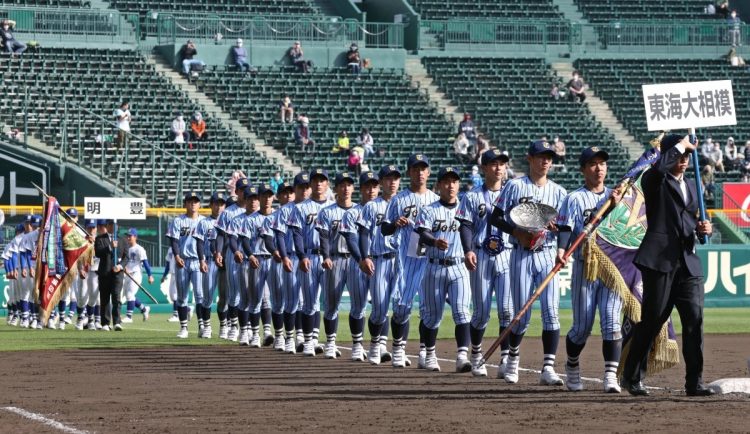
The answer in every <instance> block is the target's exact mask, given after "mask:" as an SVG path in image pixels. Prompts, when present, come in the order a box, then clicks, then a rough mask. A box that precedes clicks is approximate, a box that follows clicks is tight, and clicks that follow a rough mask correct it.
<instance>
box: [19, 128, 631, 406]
mask: <svg viewBox="0 0 750 434" xmlns="http://www.w3.org/2000/svg"><path fill="white" fill-rule="evenodd" d="M553 156H554V151H553V150H552V148H551V146H550V144H549V143H547V142H545V141H536V142H534V143H532V144H531V145H530V146H529V149H528V154H527V160H528V163H529V171H528V175H526V176H523V177H520V178H516V179H513V180H509V181H507V182H504V181H505V178H506V167H507V163H508V156H507V155H506V154H503V153H500V152H498V151H496V150H490V151H487V152H485V153H484V154H483V156H482V159H481V167H482V172H483V174H484V177H485V182H484V184H483V185H482V186H481V187H477V188H475V189H474V190H472V191H471V192H468V193H466V194H465V195H464V196H463V197H462V198H461V199H459V190H460V186H461V176H460V174H459V172H458V170H457V169H455V168H453V167H445V168H442V169H440V170H439V173H438V176H437V184H436V189H435V190H436V191H437V194H436V193H435V192H433V191H431V190H429V189H428V187H427V181H428V178H429V176H430V169H431V167H430V163H429V160H428V158H427V157H426V156H425V155H423V154H415V155H412V156H411V157H410V158H409V160H408V162H407V169H406V171H405V175H406V176H407V177H408V179H409V183H408V186H407V188H405V189H404V190H402V191H399V188H400V182H401V178H402V172H401V170H400V169H399V168H398V167H396V166H393V165H388V166H385V167H383V168H382V169H381V170H380V171H379V172H378V173H374V172H365V173H363V174H362V175H361V176H360V178H359V179H358V180H357V179H354V178H353V177H352V175H351V174H349V173H348V172H343V173H339V174H337V175H336V176H335V177H333V179H332V181H333V185H332V190H333V193H334V196H333V197H334V198H335V199H334V200H332V199H331V198H330V197H329V188H330V187H329V184H330V182H331V178H330V177H329V175H328V173H327V172H326V171H325V170H323V169H314V170H312V171H310V172H309V173H300V174H298V175H297V176H295V178H294V181H293V182H292V183H284V184H281V185H280V186H279V187H278V189H277V192H276V193H274V191H273V190H272V188H271V186H270V185H267V184H262V185H259V186H257V187H256V186H252V185H250V183H249V181H248V179H246V178H241V179H239V180H238V181H237V182H236V185H235V195H233V196H227V195H225V194H224V193H221V192H217V193H214V194H213V195H212V196H211V199H210V202H209V205H210V210H211V214H210V216H208V217H203V216H201V215H199V214H198V210H199V208H200V204H201V201H200V196H199V194H198V193H197V192H193V191H190V192H187V193H186V194H185V195H184V205H185V214H183V215H180V216H179V217H177V218H175V219H174V220H173V221H172V222H171V224H170V226H169V230H168V233H167V237H168V238H169V240H170V250H169V254H168V260H169V264H168V266H167V271H166V273H173V275H174V279H173V280H174V285H173V287H172V289H171V290H170V293H171V294H170V297H171V298H172V299H173V300H174V316H173V319H170V320H171V321H175V322H179V323H180V329H179V333H178V334H177V337H178V338H187V337H188V336H189V331H188V321H189V319H190V318H191V316H192V308H191V307H190V306H189V305H188V296H189V294H190V290H191V289H192V291H193V295H194V300H195V314H196V316H197V318H198V337H200V338H212V336H213V330H212V325H211V310H212V305H213V303H214V301H215V300H216V299H217V296H218V300H217V301H216V304H217V306H216V313H217V316H218V320H219V333H218V336H219V338H221V339H227V340H230V341H234V342H239V344H240V345H243V346H249V347H253V348H260V347H261V346H273V348H274V349H275V350H278V351H283V352H285V353H289V354H296V353H302V354H304V355H306V356H315V355H316V354H323V355H324V356H325V357H326V358H329V359H335V358H338V357H340V356H341V353H340V351H339V350H338V348H337V346H336V337H337V331H338V325H339V315H338V314H339V307H340V303H341V298H342V294H343V291H344V288H346V289H347V290H348V292H349V296H350V301H351V308H350V311H349V317H348V323H349V328H350V331H351V336H352V353H351V359H352V360H355V361H364V360H369V362H370V363H371V364H380V363H382V362H387V361H390V362H391V364H392V366H393V367H394V368H403V367H405V366H410V365H411V361H410V360H409V359H408V357H407V356H406V351H405V349H406V343H407V340H408V337H409V329H410V318H411V312H412V305H413V302H414V300H415V296H416V295H419V318H420V323H419V342H420V349H419V356H418V361H417V367H418V368H420V369H426V370H430V371H440V369H441V368H440V365H439V364H438V360H437V356H436V353H435V345H436V339H437V336H438V329H439V326H440V322H441V319H442V317H443V310H444V307H445V304H446V302H447V303H448V304H449V305H450V307H451V311H452V316H453V320H454V323H455V339H456V344H457V349H456V371H457V372H471V373H472V374H473V375H475V376H487V370H486V367H485V365H484V364H483V363H481V361H482V360H483V355H482V342H483V335H484V332H485V329H486V327H487V325H488V323H489V318H490V313H491V310H492V299H493V296H494V298H495V300H496V303H497V314H498V318H499V320H500V332H502V331H503V330H504V329H505V328H506V327H509V326H510V324H511V319H512V318H513V316H514V312H517V311H519V310H520V309H521V307H522V306H523V305H524V303H525V302H526V300H528V298H529V297H530V295H531V293H532V292H533V291H534V289H535V288H536V286H537V285H538V284H539V283H540V282H541V281H542V280H543V279H544V278H545V277H546V276H547V274H548V273H549V272H550V270H551V269H552V268H553V267H554V266H555V263H556V262H563V261H564V252H565V250H566V249H567V248H568V246H569V244H570V242H571V240H572V239H575V237H576V236H577V235H578V234H579V233H580V232H581V230H582V228H583V226H584V224H585V223H586V218H587V217H588V216H589V215H590V214H591V213H592V212H593V211H595V210H596V209H597V208H598V207H599V206H601V205H602V204H603V203H604V202H605V201H606V200H607V199H608V198H609V196H610V195H614V194H616V193H613V191H612V190H610V189H609V188H607V187H606V186H605V185H604V180H605V177H606V175H607V164H606V161H607V159H608V158H609V156H608V154H607V153H606V152H605V151H603V150H601V149H599V148H596V147H592V148H587V149H584V150H583V152H582V153H581V156H580V159H579V162H580V170H581V173H582V175H583V178H584V185H583V186H582V187H581V188H580V189H578V190H576V191H574V192H573V193H571V194H567V192H566V191H565V189H563V188H562V187H561V186H559V185H558V184H556V183H554V182H553V181H552V180H550V179H548V178H547V174H548V172H549V170H550V167H551V165H552V158H553ZM357 184H358V185H359V192H360V197H361V202H360V203H353V202H352V196H353V193H354V188H355V185H357ZM276 199H277V200H278V202H279V206H278V207H277V208H276V209H274V207H273V205H274V200H276ZM616 199H619V197H616ZM529 201H531V202H537V203H543V204H546V205H549V206H552V207H553V208H555V209H556V210H558V212H559V214H558V218H557V220H556V222H555V224H551V225H550V226H549V227H548V230H546V231H545V232H544V233H543V234H542V237H541V239H538V237H537V239H536V240H535V241H536V242H535V243H533V246H532V244H531V238H532V236H533V234H531V233H529V232H528V231H526V230H524V229H522V228H519V227H517V226H516V225H515V224H514V223H513V222H512V221H511V219H510V218H509V215H510V211H511V210H512V209H513V207H514V206H516V205H518V204H520V203H525V202H529ZM73 211H74V210H73ZM89 224H90V223H88V222H87V230H91V231H92V232H90V233H91V234H92V235H93V234H94V233H95V232H94V231H95V230H96V227H94V228H91V227H90V226H89ZM33 225H34V219H33V218H32V219H31V220H30V221H29V222H28V223H26V222H25V223H24V231H23V232H24V233H22V234H21V238H22V239H23V240H26V238H28V240H26V241H25V242H20V243H19V245H25V246H27V247H25V248H19V251H24V252H27V253H26V254H27V255H28V246H29V245H31V246H33V245H35V243H34V242H33V238H34V237H33V236H30V235H28V234H29V233H31V232H32V228H33ZM37 225H38V223H37ZM128 235H129V238H133V239H135V237H136V236H137V233H135V231H134V230H133V231H132V232H129V233H128ZM17 238H18V237H17ZM14 241H15V240H14ZM30 242H31V244H29V243H30ZM135 245H136V246H137V244H135ZM130 247H131V249H129V250H132V249H133V245H131V246H130ZM24 249H26V250H24ZM6 250H7V248H6ZM32 250H33V249H32ZM141 250H142V248H141V249H140V250H139V249H135V251H134V252H133V258H130V260H129V261H128V262H127V264H128V265H127V267H133V268H130V269H129V271H130V272H131V274H134V275H137V278H138V279H140V265H141V264H142V265H143V266H144V268H145V269H146V272H147V273H148V276H149V279H150V281H152V277H151V271H150V267H149V265H148V261H147V260H146V259H145V252H142V251H141ZM141 254H143V255H142V256H141ZM126 256H129V254H128V255H125V254H124V255H123V259H127V258H126ZM574 259H575V262H574V271H573V287H572V288H571V293H572V297H573V316H574V324H573V327H572V329H571V330H570V332H569V333H568V335H567V337H566V349H567V355H568V357H567V361H566V364H565V370H566V374H567V379H568V381H567V387H568V389H570V390H573V391H577V390H582V389H583V384H582V382H581V377H580V366H579V355H580V353H581V351H582V350H583V347H584V345H585V343H586V339H587V337H588V336H589V335H590V333H591V329H592V327H593V319H594V317H595V314H596V311H597V310H598V311H599V315H600V318H601V328H602V335H603V341H604V342H603V348H602V353H603V357H604V361H605V372H604V390H605V391H606V392H617V393H619V392H620V386H619V385H618V382H617V378H616V371H617V366H618V361H619V358H620V352H621V342H622V335H621V331H620V311H621V308H622V301H621V300H620V299H619V297H618V296H617V295H616V294H614V293H612V292H611V291H609V290H607V288H606V287H604V286H602V285H601V283H599V282H588V281H586V280H585V278H584V277H583V271H582V270H583V264H582V257H581V254H580V252H576V253H575V255H574ZM8 262H9V261H8V260H6V263H8ZM10 263H11V264H13V259H11V260H10ZM28 264H30V261H29V259H26V260H25V261H24V259H21V260H20V263H18V262H16V265H17V267H16V268H15V269H13V270H12V271H10V272H11V273H14V272H16V270H19V269H20V270H23V271H22V278H20V279H18V280H17V282H28V281H29V280H28V279H29V277H28V276H27V275H26V274H23V273H24V272H25V271H26V268H24V266H25V265H27V266H28ZM92 265H93V264H92ZM93 266H94V267H95V265H93ZM136 268H137V270H136ZM81 271H82V272H81V277H82V279H81V282H82V284H81V285H79V287H80V288H81V289H80V290H76V291H74V294H75V297H76V298H75V300H82V299H86V300H92V299H93V300H96V297H95V296H92V294H94V293H95V292H96V290H95V289H93V288H91V286H93V285H91V284H88V285H87V284H86V282H88V281H89V278H87V277H86V270H81ZM7 272H8V270H6V273H7ZM166 273H165V274H166ZM11 275H13V274H11ZM89 277H90V274H89ZM16 286H18V287H19V288H21V290H20V291H16V292H14V298H13V300H12V301H13V302H15V303H12V304H11V305H12V306H14V309H13V313H12V314H11V315H16V314H15V312H17V311H20V321H21V324H22V325H24V324H30V321H31V320H32V317H31V316H30V315H33V303H29V299H28V294H26V292H25V289H26V288H27V284H26V283H21V284H20V285H16ZM133 286H134V285H133ZM84 287H86V288H88V289H85V290H84V289H82V288H84ZM136 289H137V288H136ZM126 293H127V294H128V297H127V301H128V305H127V316H126V318H131V319H132V312H133V309H134V308H135V307H139V306H143V307H142V309H144V310H143V315H144V319H146V318H147V317H148V307H147V306H145V305H141V304H140V302H139V301H138V300H137V299H135V297H134V296H133V297H131V296H130V295H129V294H131V291H129V290H128V291H126ZM132 294H133V295H134V294H135V291H132ZM79 295H80V298H79ZM24 300H25V301H24ZM559 300H560V288H559V283H558V281H557V278H556V277H555V278H553V279H552V281H551V282H550V284H549V286H548V287H547V289H546V290H545V292H544V294H543V295H542V297H541V310H542V324H543V332H542V345H543V349H544V359H543V361H542V369H541V375H540V379H539V381H540V384H544V385H563V381H562V379H561V378H560V376H559V375H558V374H557V373H556V372H555V369H554V367H555V354H556V353H557V347H558V342H559V338H560V331H559V329H560V324H559V316H558V309H559ZM321 302H322V303H321ZM61 303H63V302H61ZM80 303H81V302H80V301H79V306H80ZM368 303H369V304H370V305H371V312H370V316H369V318H366V310H367V309H366V308H367V304H368ZM321 304H322V306H323V312H322V314H323V326H324V334H325V336H324V339H325V341H324V342H325V343H324V344H321V343H319V340H320V317H321ZM96 307H97V306H96V305H89V303H88V302H87V303H86V305H85V308H83V309H82V308H81V307H78V308H77V310H78V312H79V321H78V322H77V323H76V327H77V328H78V325H79V323H80V322H82V321H81V319H80V318H82V317H83V318H84V320H83V321H86V318H87V319H88V326H89V328H91V327H92V326H91V324H92V320H93V322H94V324H96V319H95V318H96V317H97V315H98V312H96V310H95V309H96ZM71 310H75V309H71ZM63 311H64V308H63ZM81 311H83V312H84V314H83V316H81ZM89 312H91V313H89ZM389 312H390V321H389ZM13 318H14V320H13V321H15V320H16V319H17V318H18V317H17V316H13ZM530 319H531V313H530V312H529V313H528V314H527V315H525V316H524V317H523V318H522V320H521V322H520V323H519V324H516V325H515V326H514V327H513V329H512V331H511V333H510V338H509V339H507V340H506V342H504V343H503V345H502V346H501V352H500V363H499V369H498V373H497V377H498V378H501V379H505V381H506V382H508V383H516V382H517V381H518V375H519V363H520V346H521V341H522V338H523V335H524V333H525V332H526V330H527V327H528V324H529V321H530ZM126 321H127V320H126ZM63 323H64V321H61V322H60V324H63ZM365 324H366V325H367V328H368V330H369V334H370V337H371V338H370V345H369V349H366V348H365V338H364V337H365V334H364V331H365ZM261 325H262V326H263V335H261ZM94 327H96V326H94ZM389 328H390V332H391V335H392V337H393V342H392V346H391V351H390V352H389V351H388V347H387V345H386V342H387V337H388V334H389V331H388V329H389Z"/></svg>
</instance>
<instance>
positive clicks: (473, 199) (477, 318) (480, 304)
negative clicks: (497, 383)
mask: <svg viewBox="0 0 750 434" xmlns="http://www.w3.org/2000/svg"><path fill="white" fill-rule="evenodd" d="M508 161H509V158H508V155H506V154H504V153H501V152H500V151H497V150H495V149H490V150H489V151H486V152H485V153H484V154H482V160H481V163H482V164H481V166H482V172H484V184H483V185H482V186H480V187H477V188H474V189H473V190H471V191H470V192H468V193H466V195H464V197H463V199H462V200H461V204H460V205H459V207H458V210H457V211H456V219H458V220H459V221H461V228H460V230H461V245H462V247H463V249H464V252H465V256H466V258H465V259H466V268H468V269H469V279H470V281H471V294H472V304H473V306H474V312H473V314H472V317H471V327H470V335H471V372H472V374H473V375H474V376H478V377H486V376H487V368H486V367H485V366H484V364H483V363H480V362H481V360H482V358H483V356H482V337H483V336H484V331H485V329H486V328H487V324H488V323H489V320H490V312H491V311H492V296H493V294H494V295H495V297H496V298H497V313H498V318H499V320H500V333H502V332H503V330H504V329H505V328H506V327H507V326H508V325H510V321H511V320H512V319H513V306H512V303H511V299H510V274H509V260H510V248H511V246H510V244H509V243H508V236H507V234H504V233H502V232H500V233H498V232H499V231H498V229H497V228H495V227H493V226H492V225H490V224H489V223H488V218H489V215H490V214H491V213H492V208H493V206H494V204H495V202H497V199H498V198H499V197H500V191H501V187H502V184H503V180H504V179H505V178H506V168H507V164H508ZM507 357H508V344H507V340H506V341H505V342H503V344H502V347H501V352H500V369H499V370H498V377H499V378H503V375H504V369H505V363H506V359H507Z"/></svg>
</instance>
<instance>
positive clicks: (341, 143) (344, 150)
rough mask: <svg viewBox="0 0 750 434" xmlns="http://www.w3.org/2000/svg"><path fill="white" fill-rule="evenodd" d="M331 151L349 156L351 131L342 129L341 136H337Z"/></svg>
mask: <svg viewBox="0 0 750 434" xmlns="http://www.w3.org/2000/svg"><path fill="white" fill-rule="evenodd" d="M331 152H333V153H334V154H341V155H343V156H344V157H348V156H349V133H347V132H346V130H341V132H340V133H339V136H338V137H337V138H336V143H334V144H333V149H332V150H331Z"/></svg>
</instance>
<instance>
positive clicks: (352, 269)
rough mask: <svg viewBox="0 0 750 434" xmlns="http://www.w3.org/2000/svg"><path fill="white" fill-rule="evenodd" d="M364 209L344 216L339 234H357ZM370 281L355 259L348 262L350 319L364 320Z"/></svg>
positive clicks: (348, 212) (359, 206) (347, 277)
mask: <svg viewBox="0 0 750 434" xmlns="http://www.w3.org/2000/svg"><path fill="white" fill-rule="evenodd" d="M363 209H364V207H363V206H362V205H359V204H357V205H355V206H353V207H351V208H350V209H349V210H348V211H347V212H346V213H345V214H344V218H343V220H341V226H340V227H339V232H340V233H352V234H357V231H358V230H359V228H358V226H357V223H356V222H357V220H359V216H360V215H361V214H362V210H363ZM370 280H372V279H370V278H369V276H367V275H365V274H364V273H363V272H362V270H360V269H359V263H358V262H357V260H356V259H354V257H352V258H349V259H348V260H347V275H346V288H347V289H348V290H349V298H350V300H351V307H350V310H349V316H350V317H352V318H355V319H362V318H364V317H365V310H366V308H367V290H368V284H369V281H370Z"/></svg>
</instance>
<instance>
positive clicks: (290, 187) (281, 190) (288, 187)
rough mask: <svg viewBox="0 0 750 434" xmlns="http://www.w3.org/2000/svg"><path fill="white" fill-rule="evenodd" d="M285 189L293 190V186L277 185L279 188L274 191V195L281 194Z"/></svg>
mask: <svg viewBox="0 0 750 434" xmlns="http://www.w3.org/2000/svg"><path fill="white" fill-rule="evenodd" d="M287 189H288V190H294V185H292V184H289V183H287V182H282V183H281V184H279V187H278V188H277V189H276V193H281V192H283V191H284V190H287Z"/></svg>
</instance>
